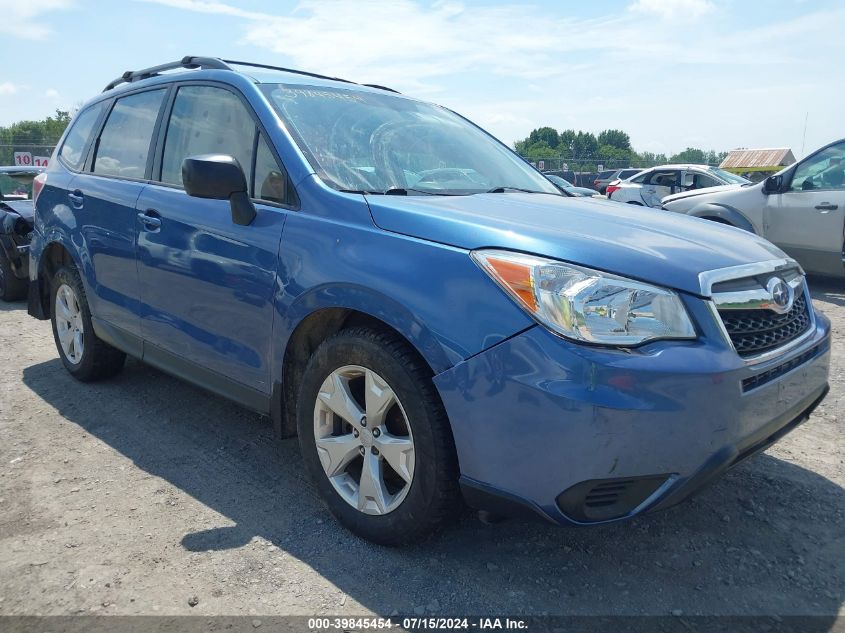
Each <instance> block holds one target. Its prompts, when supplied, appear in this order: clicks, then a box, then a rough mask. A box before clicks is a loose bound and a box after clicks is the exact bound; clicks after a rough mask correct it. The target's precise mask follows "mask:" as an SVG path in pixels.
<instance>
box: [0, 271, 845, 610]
mask: <svg viewBox="0 0 845 633" xmlns="http://www.w3.org/2000/svg"><path fill="white" fill-rule="evenodd" d="M813 286H814V288H815V290H814V296H815V299H816V304H817V306H818V307H819V308H821V309H822V310H823V311H824V312H825V313H826V314H827V315H828V316H829V317H830V318H831V319H832V320H833V324H834V352H833V368H832V374H831V386H832V390H831V392H830V395H829V396H828V398H827V400H826V401H825V402H824V403H823V404H822V406H821V407H819V409H818V410H817V411H816V413H815V414H814V415H813V417H812V419H811V420H810V421H809V422H807V423H806V424H805V425H804V426H802V427H801V428H799V429H798V430H797V431H796V432H794V433H792V434H791V435H789V436H788V437H787V438H785V439H784V440H782V441H781V442H780V443H779V444H777V445H776V446H774V447H773V448H771V449H769V450H768V451H767V452H766V453H764V454H761V455H759V456H757V457H756V458H754V459H753V460H751V461H750V462H746V463H745V464H743V465H741V466H739V467H738V468H736V469H735V470H734V471H732V472H730V473H729V474H728V475H727V476H725V477H723V478H722V479H721V480H720V481H719V482H718V483H716V484H715V485H713V486H712V487H710V488H709V489H707V490H706V491H704V492H702V493H701V494H700V496H698V497H697V498H695V499H694V500H692V501H691V502H688V503H685V504H682V505H681V506H679V507H675V508H673V509H671V510H668V511H666V512H664V513H662V514H658V515H652V516H649V517H645V518H640V519H637V520H634V521H631V522H629V523H626V524H620V525H614V526H605V527H598V528H590V529H565V528H556V527H553V526H548V525H545V524H542V523H531V522H518V521H510V522H506V523H503V524H499V525H494V526H490V525H484V524H482V523H481V522H479V521H478V519H477V518H476V517H475V516H474V515H473V514H470V513H469V512H468V513H466V515H465V516H464V517H463V518H462V519H461V521H459V522H458V523H457V524H456V525H455V526H453V527H452V528H450V529H448V530H447V531H445V532H443V533H442V534H439V535H437V536H436V537H434V538H433V539H431V540H429V541H427V542H425V543H422V544H420V545H418V546H415V547H413V548H410V549H404V550H389V549H382V548H379V547H375V546H372V545H370V544H368V543H365V542H362V541H360V540H357V539H356V538H354V537H352V536H350V535H349V534H348V533H347V532H345V531H344V530H343V529H342V528H340V527H339V526H338V525H336V524H335V523H334V521H333V520H332V518H331V517H330V516H329V514H328V512H327V511H326V510H325V509H324V507H323V506H322V505H321V503H320V502H319V500H318V499H317V498H316V497H315V493H314V490H313V488H312V487H311V486H310V485H309V484H308V483H307V481H306V479H305V473H304V471H303V467H302V463H301V459H300V457H299V454H298V447H297V444H296V441H295V440H287V441H284V442H282V443H278V442H276V441H274V440H273V438H272V435H271V429H270V424H269V421H268V420H266V419H264V418H262V417H260V416H258V415H255V414H252V413H250V412H249V411H246V410H244V409H241V408H239V407H238V406H236V405H234V404H231V403H229V402H227V401H225V400H222V399H220V398H218V397H215V396H212V395H209V394H208V393H206V392H204V391H201V390H199V389H196V388H194V387H192V386H189V385H187V384H185V383H182V382H180V381H178V380H175V379H173V378H170V377H168V376H167V375H165V374H162V373H160V372H158V371H156V370H153V369H151V368H148V367H145V366H143V365H141V364H139V363H137V362H134V361H130V362H128V363H127V366H126V369H125V371H124V372H123V373H122V374H121V375H120V376H119V377H118V378H117V379H115V380H112V381H109V382H104V383H99V384H90V385H84V384H80V383H78V382H76V381H74V380H73V379H72V378H71V377H70V376H69V375H68V374H67V373H66V372H65V371H64V369H63V367H62V365H61V363H60V362H59V360H58V358H57V355H56V350H55V347H54V344H53V339H52V336H51V333H50V326H49V323H47V322H38V321H35V320H33V319H31V318H29V317H28V316H27V315H26V310H25V306H24V304H22V303H15V304H0V306H2V307H0V614H76V613H108V614H227V615H249V614H255V615H271V614H309V615H312V614H331V615H351V614H365V613H377V614H382V615H389V614H393V613H397V612H398V613H401V614H403V615H413V614H435V613H436V614H440V613H451V614H455V613H464V614H476V615H489V614H491V613H496V614H511V615H519V614H526V615H527V614H544V613H548V614H608V615H609V614H661V615H665V614H674V615H680V614H685V615H694V614H782V615H786V614H818V615H828V616H832V615H834V614H837V613H841V614H845V608H844V607H843V602H844V601H845V489H843V486H845V439H843V423H845V413H843V410H845V346H843V339H845V283H832V282H821V281H818V280H815V281H814V282H813ZM192 604H193V606H191V605H192Z"/></svg>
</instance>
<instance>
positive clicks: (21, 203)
mask: <svg viewBox="0 0 845 633" xmlns="http://www.w3.org/2000/svg"><path fill="white" fill-rule="evenodd" d="M3 207H6V208H5V209H4V211H6V210H11V211H14V212H15V213H17V214H18V215H19V216H21V217H22V218H23V219H24V220H28V221H29V222H30V223H31V222H32V218H33V216H34V215H35V205H33V204H32V200H5V199H4V200H0V209H2V208H3Z"/></svg>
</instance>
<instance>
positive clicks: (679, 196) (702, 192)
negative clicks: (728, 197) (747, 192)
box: [660, 184, 754, 202]
mask: <svg viewBox="0 0 845 633" xmlns="http://www.w3.org/2000/svg"><path fill="white" fill-rule="evenodd" d="M753 186H754V185H739V184H734V185H720V186H718V187H705V188H704V189H693V190H692V191H682V192H681V193H673V194H672V195H671V196H666V197H665V198H663V199H662V200H661V201H660V202H672V201H673V200H683V199H686V198H696V197H698V196H707V195H710V194H711V193H720V192H722V191H736V190H737V189H747V188H748V187H753Z"/></svg>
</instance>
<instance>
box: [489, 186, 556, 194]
mask: <svg viewBox="0 0 845 633" xmlns="http://www.w3.org/2000/svg"><path fill="white" fill-rule="evenodd" d="M508 191H521V192H522V193H545V192H543V191H534V190H533V189H522V188H521V187H507V186H500V187H493V188H492V189H488V190H487V193H506V192H508Z"/></svg>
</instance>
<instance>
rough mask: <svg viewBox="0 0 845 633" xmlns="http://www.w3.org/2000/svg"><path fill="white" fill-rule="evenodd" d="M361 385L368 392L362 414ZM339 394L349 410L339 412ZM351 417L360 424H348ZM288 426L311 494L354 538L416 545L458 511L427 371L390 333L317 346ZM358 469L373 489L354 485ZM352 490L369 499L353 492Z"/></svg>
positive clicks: (352, 333) (447, 431)
mask: <svg viewBox="0 0 845 633" xmlns="http://www.w3.org/2000/svg"><path fill="white" fill-rule="evenodd" d="M359 374H360V375H359ZM335 378H338V379H339V380H340V381H341V382H340V383H337V382H333V381H334V379H335ZM344 381H346V382H345V384H346V388H345V389H343V388H338V390H337V391H336V392H334V394H335V395H337V394H341V398H340V400H335V399H334V398H333V397H329V395H328V393H329V391H332V390H334V389H335V388H336V386H337V385H338V384H343V382H344ZM367 387H370V388H371V390H370V393H372V394H377V395H373V396H372V406H371V407H369V410H368V407H367V406H366V397H365V395H364V394H365V392H366V390H367ZM390 392H392V394H393V395H394V396H395V399H394V401H393V404H389V405H384V404H382V403H381V401H383V402H390V401H391V400H390V397H389V395H388V396H385V394H389V393H390ZM321 393H322V394H323V396H320V394H321ZM347 396H351V398H352V405H357V407H358V408H357V409H356V408H355V406H349V405H348V404H345V405H344V406H341V404H340V403H341V402H343V403H348V400H346V399H344V398H345V397H347ZM329 401H331V402H332V406H331V407H329V406H328V402H329ZM337 410H340V411H342V412H343V413H344V416H343V417H341V416H340V415H338V413H337V412H336V411H337ZM379 410H380V411H381V413H379ZM359 414H364V415H365V421H364V422H361V421H360V419H359V420H358V423H357V424H356V425H353V424H351V423H350V422H349V421H348V420H349V419H353V421H354V417H356V416H357V415H359ZM367 418H368V420H367ZM361 424H363V426H361ZM297 426H298V432H299V445H300V448H301V450H302V456H303V459H304V461H305V466H306V469H307V470H308V473H309V475H310V476H311V478H312V480H313V481H314V483H315V485H316V487H317V489H318V491H319V493H320V496H321V497H322V498H323V500H324V501H325V503H326V505H327V506H328V509H329V511H330V512H331V513H332V514H333V515H334V517H335V518H336V519H337V520H338V521H339V522H340V523H341V524H343V525H344V526H345V527H346V528H348V529H349V530H350V531H351V532H353V533H354V534H356V535H358V536H360V537H361V538H364V539H367V540H369V541H373V542H375V543H378V544H380V545H388V546H396V545H404V544H409V543H414V542H419V541H420V540H422V539H424V538H425V537H426V536H428V535H429V534H430V533H431V532H433V531H434V530H436V529H437V528H439V527H440V526H442V525H443V524H444V523H446V522H447V521H448V520H449V519H451V518H452V517H453V516H454V514H455V513H456V512H457V511H458V510H459V509H460V507H461V503H460V498H461V497H460V492H459V488H458V461H457V457H456V454H455V446H454V440H453V439H452V431H451V427H450V426H449V421H448V419H447V417H446V412H445V410H444V408H443V404H442V402H441V401H440V397H439V396H438V394H437V392H436V391H435V389H434V385H433V384H432V382H431V372H430V370H429V369H428V367H427V366H426V365H425V364H424V362H423V361H422V360H421V359H420V358H419V357H418V356H417V354H416V353H415V352H414V350H412V349H411V348H410V347H409V346H408V344H407V343H406V342H405V341H404V340H403V339H401V338H399V337H398V336H396V335H393V334H390V333H385V332H377V331H374V330H370V329H367V328H354V329H349V330H342V331H341V332H339V333H338V334H336V335H334V336H332V337H331V338H329V339H327V340H326V341H324V342H323V343H322V344H321V345H320V346H319V347H318V348H317V350H316V352H315V353H314V355H313V356H312V358H311V360H310V362H309V363H308V366H307V367H306V369H305V373H304V375H303V378H302V384H301V388H300V391H299V397H298V400H297ZM327 433H328V435H326V434H327ZM367 433H369V436H368V435H367ZM318 434H319V435H320V436H321V437H320V439H319V440H318V438H317V435H318ZM409 441H410V444H408V442H409ZM318 442H319V444H320V447H321V448H320V449H319V451H318ZM356 442H357V444H356ZM329 447H330V448H332V450H333V451H336V454H335V457H337V456H338V455H341V454H342V455H343V456H344V457H343V458H339V459H335V460H333V459H332V458H331V457H330V454H329V452H328V450H327V448H329ZM379 447H381V450H379ZM361 451H363V453H362V452H361ZM324 462H325V463H326V464H327V465H326V466H324ZM344 464H345V465H344ZM394 465H398V467H397V468H396V469H394V468H393V466H394ZM370 469H371V470H370ZM365 470H366V471H367V472H370V473H375V474H374V476H373V477H371V478H369V479H368V481H376V484H375V485H366V486H364V484H363V483H362V482H363V481H364V479H365ZM332 471H333V472H335V473H336V474H335V475H334V476H333V477H332V478H331V479H330V475H329V473H330V472H332ZM400 471H401V472H403V473H404V474H402V475H400ZM376 474H377V475H378V477H376ZM356 479H357V482H356V481H355V480H356ZM409 479H410V481H409ZM356 487H357V491H356ZM362 487H363V488H366V489H367V491H372V492H373V494H364V495H362V494H361V489H362ZM378 490H380V491H381V494H379V493H378V492H377V491H378Z"/></svg>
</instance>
